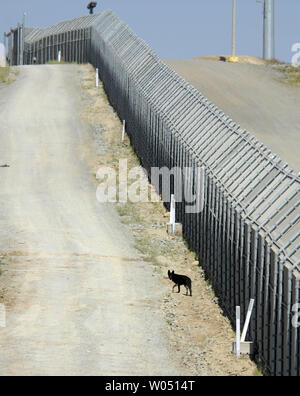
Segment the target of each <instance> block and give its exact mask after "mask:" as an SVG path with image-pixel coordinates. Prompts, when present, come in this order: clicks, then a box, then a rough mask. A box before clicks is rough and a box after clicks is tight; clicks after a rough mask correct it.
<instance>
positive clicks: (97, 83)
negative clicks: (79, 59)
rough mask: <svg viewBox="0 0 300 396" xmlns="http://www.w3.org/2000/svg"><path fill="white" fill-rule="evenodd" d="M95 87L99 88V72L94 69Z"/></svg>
mask: <svg viewBox="0 0 300 396" xmlns="http://www.w3.org/2000/svg"><path fill="white" fill-rule="evenodd" d="M96 87H97V88H98V87H99V70H98V69H96Z"/></svg>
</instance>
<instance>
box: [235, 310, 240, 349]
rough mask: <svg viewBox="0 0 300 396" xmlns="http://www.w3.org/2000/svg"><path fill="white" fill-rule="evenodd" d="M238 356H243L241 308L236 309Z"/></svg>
mask: <svg viewBox="0 0 300 396" xmlns="http://www.w3.org/2000/svg"><path fill="white" fill-rule="evenodd" d="M236 356H237V357H240V356H241V307H236Z"/></svg>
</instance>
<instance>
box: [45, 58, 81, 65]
mask: <svg viewBox="0 0 300 396" xmlns="http://www.w3.org/2000/svg"><path fill="white" fill-rule="evenodd" d="M77 64H78V63H77V62H66V61H65V60H63V59H62V60H61V61H60V62H58V60H52V61H48V62H47V63H46V65H77Z"/></svg>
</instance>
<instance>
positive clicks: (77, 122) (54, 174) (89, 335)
mask: <svg viewBox="0 0 300 396" xmlns="http://www.w3.org/2000/svg"><path fill="white" fill-rule="evenodd" d="M80 96H81V86H80V70H79V67H77V66H73V65H72V66H71V65H66V66H36V67H23V68H22V69H21V70H20V75H19V77H18V79H17V81H16V82H15V83H14V84H13V85H11V86H9V87H5V88H1V90H0V120H1V124H0V125H1V128H0V165H2V164H7V165H9V167H6V168H0V179H1V190H0V260H1V262H2V265H1V269H2V272H3V274H2V277H1V278H0V303H4V304H5V306H6V310H7V327H6V328H4V329H2V328H0V375H117V374H118V375H159V374H160V375H170V374H172V375H176V374H187V373H185V372H184V371H183V370H182V369H181V370H180V371H179V369H178V367H177V366H176V365H175V363H174V361H173V359H172V358H171V357H170V355H169V352H168V348H167V346H166V338H165V336H164V334H165V322H164V320H163V318H162V313H161V312H160V309H159V303H158V302H159V301H161V299H162V293H163V291H161V290H160V289H159V288H158V287H157V280H156V277H155V275H154V274H153V272H152V269H151V267H149V266H148V265H147V264H146V263H144V262H143V261H141V259H140V258H139V254H138V252H137V251H136V250H135V249H134V248H133V247H132V246H133V241H132V239H131V236H130V235H129V233H128V232H127V231H126V229H125V226H124V225H122V224H121V223H120V220H119V217H118V215H117V213H116V211H115V209H114V208H113V207H111V206H106V205H104V204H99V203H98V202H97V201H96V195H95V192H96V189H95V182H94V180H93V177H92V174H91V172H90V169H89V168H88V165H87V161H86V157H85V155H86V153H85V150H87V151H89V153H92V152H93V151H92V150H90V146H89V145H90V141H89V137H90V133H89V131H88V130H87V128H88V126H87V124H83V123H82V122H81V119H80V113H81V108H80Z"/></svg>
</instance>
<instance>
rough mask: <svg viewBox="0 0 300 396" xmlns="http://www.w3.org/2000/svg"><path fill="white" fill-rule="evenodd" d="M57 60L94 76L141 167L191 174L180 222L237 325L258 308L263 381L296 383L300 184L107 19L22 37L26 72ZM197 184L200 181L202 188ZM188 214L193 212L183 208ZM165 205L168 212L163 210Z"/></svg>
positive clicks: (253, 329) (255, 329) (254, 325)
mask: <svg viewBox="0 0 300 396" xmlns="http://www.w3.org/2000/svg"><path fill="white" fill-rule="evenodd" d="M58 51H61V53H62V57H63V58H64V59H65V60H66V61H68V62H70V61H77V62H80V63H81V62H91V63H92V64H93V65H94V66H95V67H96V68H98V69H99V71H100V75H101V79H102V81H103V84H104V87H105V90H106V92H107V94H108V97H109V100H110V102H111V104H112V105H113V106H114V108H115V110H116V111H117V112H118V114H119V117H120V119H122V120H123V119H124V120H126V125H127V132H128V134H129V136H130V139H131V142H132V145H133V146H134V148H135V150H136V152H137V153H138V155H139V157H140V159H141V161H142V164H143V166H144V167H145V169H147V171H148V172H149V174H150V170H151V167H159V168H162V167H168V168H169V169H171V168H174V167H179V168H185V167H190V168H192V169H193V171H192V172H190V173H189V174H186V175H185V180H184V183H183V184H189V185H190V186H193V191H194V192H195V193H197V192H199V188H200V185H199V180H198V178H197V169H198V168H199V167H201V168H204V169H205V181H204V196H205V205H204V208H203V210H202V211H201V212H200V213H198V214H191V213H186V212H185V210H184V208H185V206H186V202H177V203H176V216H177V219H176V220H177V222H180V223H182V225H183V233H184V237H185V239H186V240H187V241H188V242H189V244H190V247H191V248H192V249H193V250H194V251H195V252H196V253H197V255H198V257H199V261H200V264H201V266H202V267H203V268H204V269H205V272H206V274H207V276H208V277H209V279H210V280H211V282H212V285H213V287H214V290H215V292H216V294H217V295H218V297H219V301H220V304H221V306H222V307H223V309H224V311H225V312H226V314H227V315H228V316H229V318H230V319H231V320H232V322H233V323H234V321H235V307H236V306H237V305H238V306H240V307H241V320H243V321H244V320H245V317H246V314H247V308H248V303H249V301H250V299H251V298H253V299H255V307H254V315H253V317H252V320H251V324H250V334H249V336H250V339H251V340H252V341H253V342H254V343H255V346H256V356H257V358H258V359H259V361H260V362H261V363H262V365H263V367H264V369H265V371H266V372H267V373H268V374H269V375H278V376H299V375H300V364H299V363H300V329H299V327H300V326H299V324H300V323H299V322H300V315H299V320H298V321H297V320H295V318H296V319H297V314H298V311H300V222H299V220H300V177H299V174H297V173H295V172H294V171H293V170H292V169H290V168H289V166H288V164H286V163H284V162H283V161H281V159H280V158H279V157H277V156H276V155H274V154H273V153H272V152H271V151H270V150H268V148H267V147H265V146H264V145H263V144H262V143H261V142H259V141H257V140H256V139H255V138H254V137H252V136H251V135H250V134H249V133H248V132H247V131H245V130H243V129H242V128H241V127H240V126H239V125H237V124H236V123H235V122H233V121H232V120H231V119H230V118H229V117H227V116H226V115H225V114H224V113H223V112H222V111H220V110H219V109H218V108H217V107H216V106H215V105H214V104H212V103H211V102H210V101H209V100H208V99H207V98H205V97H204V96H203V95H202V94H201V93H200V92H199V91H197V90H196V89H195V88H194V87H192V86H191V85H190V84H188V83H187V82H186V81H185V80H184V79H183V78H181V77H180V76H179V75H178V74H177V73H176V72H175V71H173V70H172V69H170V68H169V67H168V66H167V65H166V64H164V62H162V61H161V60H160V59H159V58H158V57H157V56H156V55H155V53H154V52H153V51H152V50H151V49H150V48H149V46H148V45H147V44H146V43H145V42H144V41H143V40H141V39H140V38H138V37H137V36H136V35H135V34H134V33H133V32H132V31H131V30H130V29H129V27H128V26H126V25H125V24H124V23H123V22H122V21H120V19H119V18H118V17H117V16H116V15H114V14H113V13H112V12H111V11H105V12H103V13H101V14H96V15H93V16H88V17H83V18H79V19H76V20H73V21H68V22H63V23H61V24H59V25H56V26H54V27H52V28H49V29H47V30H44V31H43V30H40V29H35V30H33V31H31V32H30V33H29V34H28V35H27V36H25V49H24V62H25V63H26V64H32V63H33V58H34V57H35V58H36V59H37V63H45V62H47V61H49V60H55V59H57V56H58V55H57V54H58ZM202 183H203V181H202ZM188 204H189V203H188ZM166 205H168V203H166Z"/></svg>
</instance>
